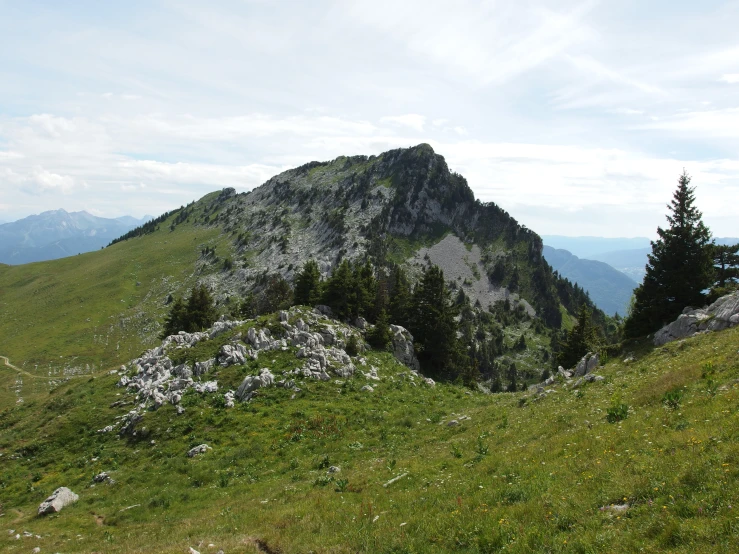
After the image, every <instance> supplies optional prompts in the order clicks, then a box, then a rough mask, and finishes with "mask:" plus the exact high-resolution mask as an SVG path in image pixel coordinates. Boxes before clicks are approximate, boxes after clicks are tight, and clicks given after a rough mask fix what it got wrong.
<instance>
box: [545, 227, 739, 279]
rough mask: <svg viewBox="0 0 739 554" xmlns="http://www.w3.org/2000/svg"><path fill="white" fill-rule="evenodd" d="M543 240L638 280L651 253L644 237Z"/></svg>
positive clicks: (723, 240) (737, 240) (719, 239)
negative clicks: (605, 264) (602, 263)
mask: <svg viewBox="0 0 739 554" xmlns="http://www.w3.org/2000/svg"><path fill="white" fill-rule="evenodd" d="M714 240H715V241H716V244H737V243H739V238H733V237H715V238H714ZM544 243H545V244H547V245H549V246H551V247H553V248H562V249H564V250H568V251H570V252H571V253H573V254H575V255H576V256H579V257H580V258H586V259H589V260H595V261H599V262H604V263H607V264H608V265H610V266H611V267H613V268H614V269H617V270H618V271H620V272H621V273H624V274H626V275H628V276H629V277H630V278H631V279H633V280H634V281H636V282H637V283H641V282H642V279H644V274H645V269H644V266H646V264H647V262H648V259H647V255H648V254H651V252H652V247H651V243H650V240H649V239H648V238H645V237H636V238H607V237H564V236H559V235H545V236H544Z"/></svg>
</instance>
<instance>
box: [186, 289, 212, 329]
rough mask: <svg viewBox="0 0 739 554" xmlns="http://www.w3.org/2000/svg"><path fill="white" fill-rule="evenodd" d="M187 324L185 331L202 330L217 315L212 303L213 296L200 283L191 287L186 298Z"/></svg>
mask: <svg viewBox="0 0 739 554" xmlns="http://www.w3.org/2000/svg"><path fill="white" fill-rule="evenodd" d="M186 309H187V325H186V328H185V331H189V332H192V331H202V330H203V329H207V328H208V327H210V326H211V325H213V322H214V321H215V320H216V318H217V317H218V314H217V313H216V308H215V306H214V304H213V297H212V296H211V295H210V292H209V291H208V289H207V288H206V287H205V285H200V286H197V287H195V288H194V289H192V292H191V293H190V298H188V299H187V308H186Z"/></svg>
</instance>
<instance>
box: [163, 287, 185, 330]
mask: <svg viewBox="0 0 739 554" xmlns="http://www.w3.org/2000/svg"><path fill="white" fill-rule="evenodd" d="M186 325H187V308H186V307H185V303H184V302H183V300H182V297H180V296H178V297H177V298H175V301H174V302H173V303H172V307H171V308H170V309H169V314H167V317H166V318H165V319H164V329H163V330H162V334H161V335H160V336H161V338H162V339H164V338H166V337H168V336H169V335H176V334H177V333H179V332H180V331H184V330H185V327H186Z"/></svg>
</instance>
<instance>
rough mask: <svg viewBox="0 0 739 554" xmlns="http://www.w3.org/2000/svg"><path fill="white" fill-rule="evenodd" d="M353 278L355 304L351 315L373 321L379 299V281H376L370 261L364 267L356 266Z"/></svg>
mask: <svg viewBox="0 0 739 554" xmlns="http://www.w3.org/2000/svg"><path fill="white" fill-rule="evenodd" d="M352 278H353V281H354V290H353V291H352V292H353V298H354V302H353V306H352V308H351V315H353V316H354V317H359V316H362V317H369V318H370V319H373V317H372V312H373V306H374V303H375V299H376V297H377V279H375V271H374V269H373V268H372V264H371V263H370V262H369V260H366V261H365V262H364V264H362V265H359V264H357V265H355V266H354V271H353V272H352Z"/></svg>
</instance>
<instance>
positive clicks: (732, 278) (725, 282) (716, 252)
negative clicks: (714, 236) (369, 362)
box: [710, 244, 739, 289]
mask: <svg viewBox="0 0 739 554" xmlns="http://www.w3.org/2000/svg"><path fill="white" fill-rule="evenodd" d="M710 251H711V259H712V260H713V267H714V271H715V277H714V285H713V287H714V288H715V289H726V288H727V287H731V286H732V285H736V284H737V282H739V244H711V245H710Z"/></svg>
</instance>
